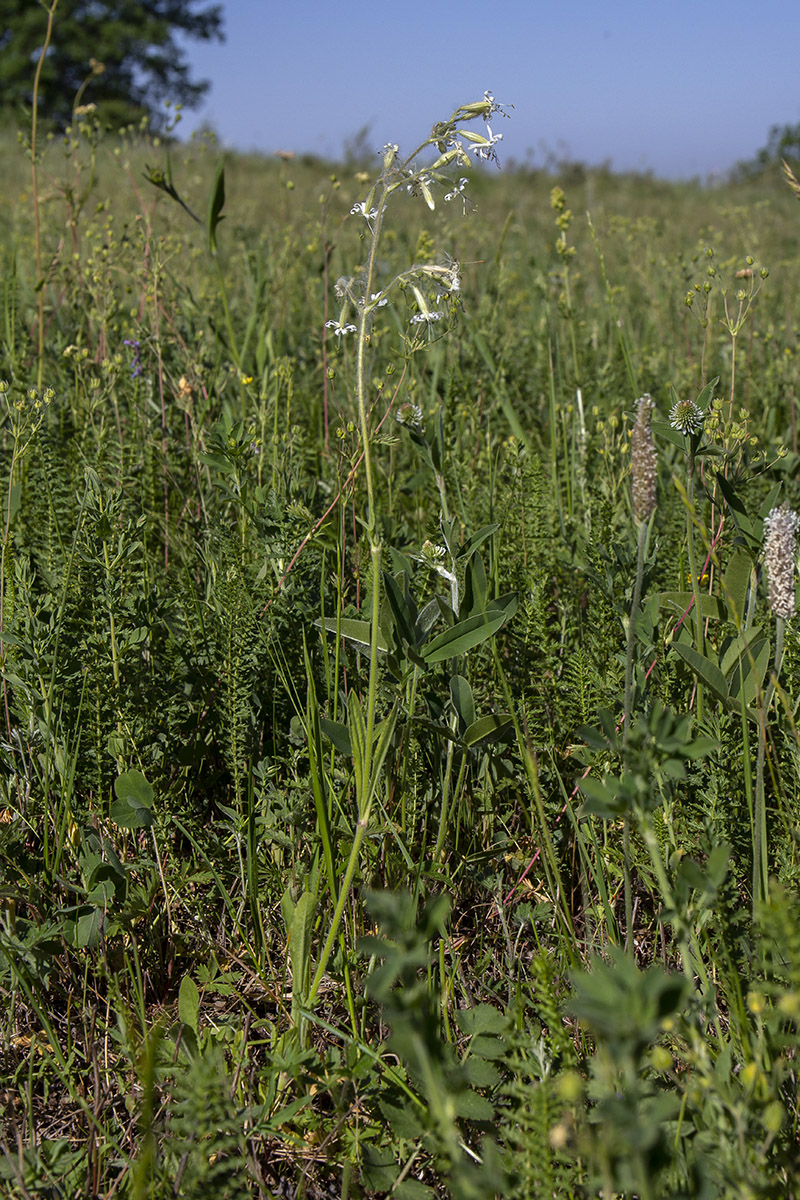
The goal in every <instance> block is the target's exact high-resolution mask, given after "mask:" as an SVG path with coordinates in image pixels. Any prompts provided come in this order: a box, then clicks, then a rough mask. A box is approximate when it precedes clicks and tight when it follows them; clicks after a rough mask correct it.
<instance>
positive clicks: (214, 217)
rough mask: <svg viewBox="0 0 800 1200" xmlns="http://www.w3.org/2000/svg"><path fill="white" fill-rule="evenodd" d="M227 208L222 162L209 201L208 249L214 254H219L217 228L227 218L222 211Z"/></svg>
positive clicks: (223, 164) (218, 167) (223, 163)
mask: <svg viewBox="0 0 800 1200" xmlns="http://www.w3.org/2000/svg"><path fill="white" fill-rule="evenodd" d="M224 207H225V162H224V160H221V161H220V162H219V164H218V165H217V170H216V174H215V175H214V182H213V183H212V185H211V194H210V196H209V201H208V248H209V250H210V251H211V253H212V254H214V255H216V253H217V226H218V225H219V223H220V221H224V220H225V218H224V217H223V215H222V210H223V208H224Z"/></svg>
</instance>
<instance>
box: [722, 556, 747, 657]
mask: <svg viewBox="0 0 800 1200" xmlns="http://www.w3.org/2000/svg"><path fill="white" fill-rule="evenodd" d="M751 585H752V586H753V587H754V586H755V571H754V568H753V560H752V558H751V557H750V555H749V554H748V553H747V551H746V550H742V549H741V548H738V549H736V550H734V552H733V554H732V555H731V560H730V562H729V563H728V566H727V569H726V571H725V576H724V580H723V585H722V591H723V595H724V596H725V599H726V601H727V603H728V607H729V609H730V610H731V617H732V619H733V621H734V623H735V624H736V626H737V628H738V627H740V626H741V624H742V620H743V618H744V606H745V601H746V599H747V589H748V588H749V587H751ZM723 670H724V668H723Z"/></svg>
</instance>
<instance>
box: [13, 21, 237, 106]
mask: <svg viewBox="0 0 800 1200" xmlns="http://www.w3.org/2000/svg"><path fill="white" fill-rule="evenodd" d="M51 4H52V0H50V3H47V4H46V3H44V2H43V0H39V2H38V3H37V0H0V105H2V107H3V108H4V109H5V110H6V111H8V110H12V111H13V112H14V115H17V116H18V115H20V113H21V112H22V111H24V110H25V109H26V108H28V109H29V108H30V105H31V102H32V89H33V77H34V71H35V68H36V62H37V59H38V57H39V54H40V52H41V48H42V45H43V44H44V39H45V32H46V29H47V19H48V11H49V9H50V7H51ZM176 35H180V36H181V40H183V39H185V38H194V39H199V40H202V41H210V40H211V39H216V40H218V41H222V40H223V37H224V34H223V28H222V6H221V5H220V4H210V5H206V6H205V7H201V8H198V0H57V2H56V8H55V19H54V23H53V36H52V40H51V43H50V48H49V50H48V52H47V57H46V59H45V62H44V65H43V69H42V75H41V80H40V84H39V111H40V114H41V116H42V117H44V118H46V119H49V120H52V121H53V122H54V123H55V124H57V125H60V126H63V125H66V124H68V122H69V120H70V118H71V115H72V111H73V107H74V106H75V104H76V100H79V101H80V102H81V103H83V104H88V103H94V104H96V105H97V109H98V113H99V115H100V117H101V119H102V120H104V121H106V122H108V123H109V124H112V125H122V124H125V123H127V122H128V121H131V120H136V119H138V118H139V117H141V116H143V115H145V114H146V115H148V116H149V117H150V118H151V121H152V123H153V125H154V127H155V128H158V127H159V126H160V125H162V124H163V121H164V112H163V102H164V101H165V100H171V101H173V102H174V103H176V104H177V103H180V104H183V105H184V106H185V107H187V108H196V107H197V105H198V104H199V103H200V101H201V99H202V97H203V95H204V94H205V92H206V91H207V90H208V87H209V84H208V81H206V80H199V81H197V80H193V79H192V78H191V76H190V71H189V65H188V63H187V61H186V53H185V50H184V49H183V46H182V45H181V44H179V43H178V41H177V40H176Z"/></svg>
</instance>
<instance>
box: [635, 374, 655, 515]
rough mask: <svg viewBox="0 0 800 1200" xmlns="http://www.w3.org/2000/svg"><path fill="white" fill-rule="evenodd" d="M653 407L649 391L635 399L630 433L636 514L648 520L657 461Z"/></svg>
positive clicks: (652, 501)
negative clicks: (633, 418)
mask: <svg viewBox="0 0 800 1200" xmlns="http://www.w3.org/2000/svg"><path fill="white" fill-rule="evenodd" d="M652 409H653V401H652V400H651V399H650V396H649V395H648V394H647V393H645V394H644V396H642V397H640V399H638V400H637V401H636V421H635V423H634V426H633V432H632V434H631V476H632V479H633V515H634V517H635V518H636V520H637V521H648V520H649V519H650V517H651V516H652V514H653V512H654V511H655V507H656V480H657V477H658V461H657V459H656V448H655V446H654V445H653V435H652V433H651V432H650V413H651V412H652Z"/></svg>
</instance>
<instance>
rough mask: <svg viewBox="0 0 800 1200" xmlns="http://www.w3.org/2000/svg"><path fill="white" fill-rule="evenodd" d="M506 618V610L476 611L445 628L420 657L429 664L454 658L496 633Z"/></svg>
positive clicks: (424, 649)
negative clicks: (463, 619)
mask: <svg viewBox="0 0 800 1200" xmlns="http://www.w3.org/2000/svg"><path fill="white" fill-rule="evenodd" d="M507 619H508V613H507V612H498V611H497V610H496V609H489V610H488V612H486V613H478V614H477V615H476V616H474V617H469V618H468V619H467V620H466V621H459V623H458V624H457V625H454V626H453V628H452V629H446V630H445V631H444V633H440V634H439V636H438V637H435V638H434V639H433V641H432V642H430V643H429V645H427V646H425V647H424V648H423V650H422V657H423V658H424V659H425V661H426V663H428V665H429V666H430V665H431V664H433V663H438V662H444V660H445V659H448V658H455V657H456V656H457V655H459V654H466V652H467V651H468V650H471V649H472V648H473V647H474V646H479V645H480V643H481V642H485V641H487V640H488V639H489V638H490V637H491V636H492V634H493V633H497V631H498V629H500V628H501V627H502V626H503V625H504V624H505V623H506V620H507Z"/></svg>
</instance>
